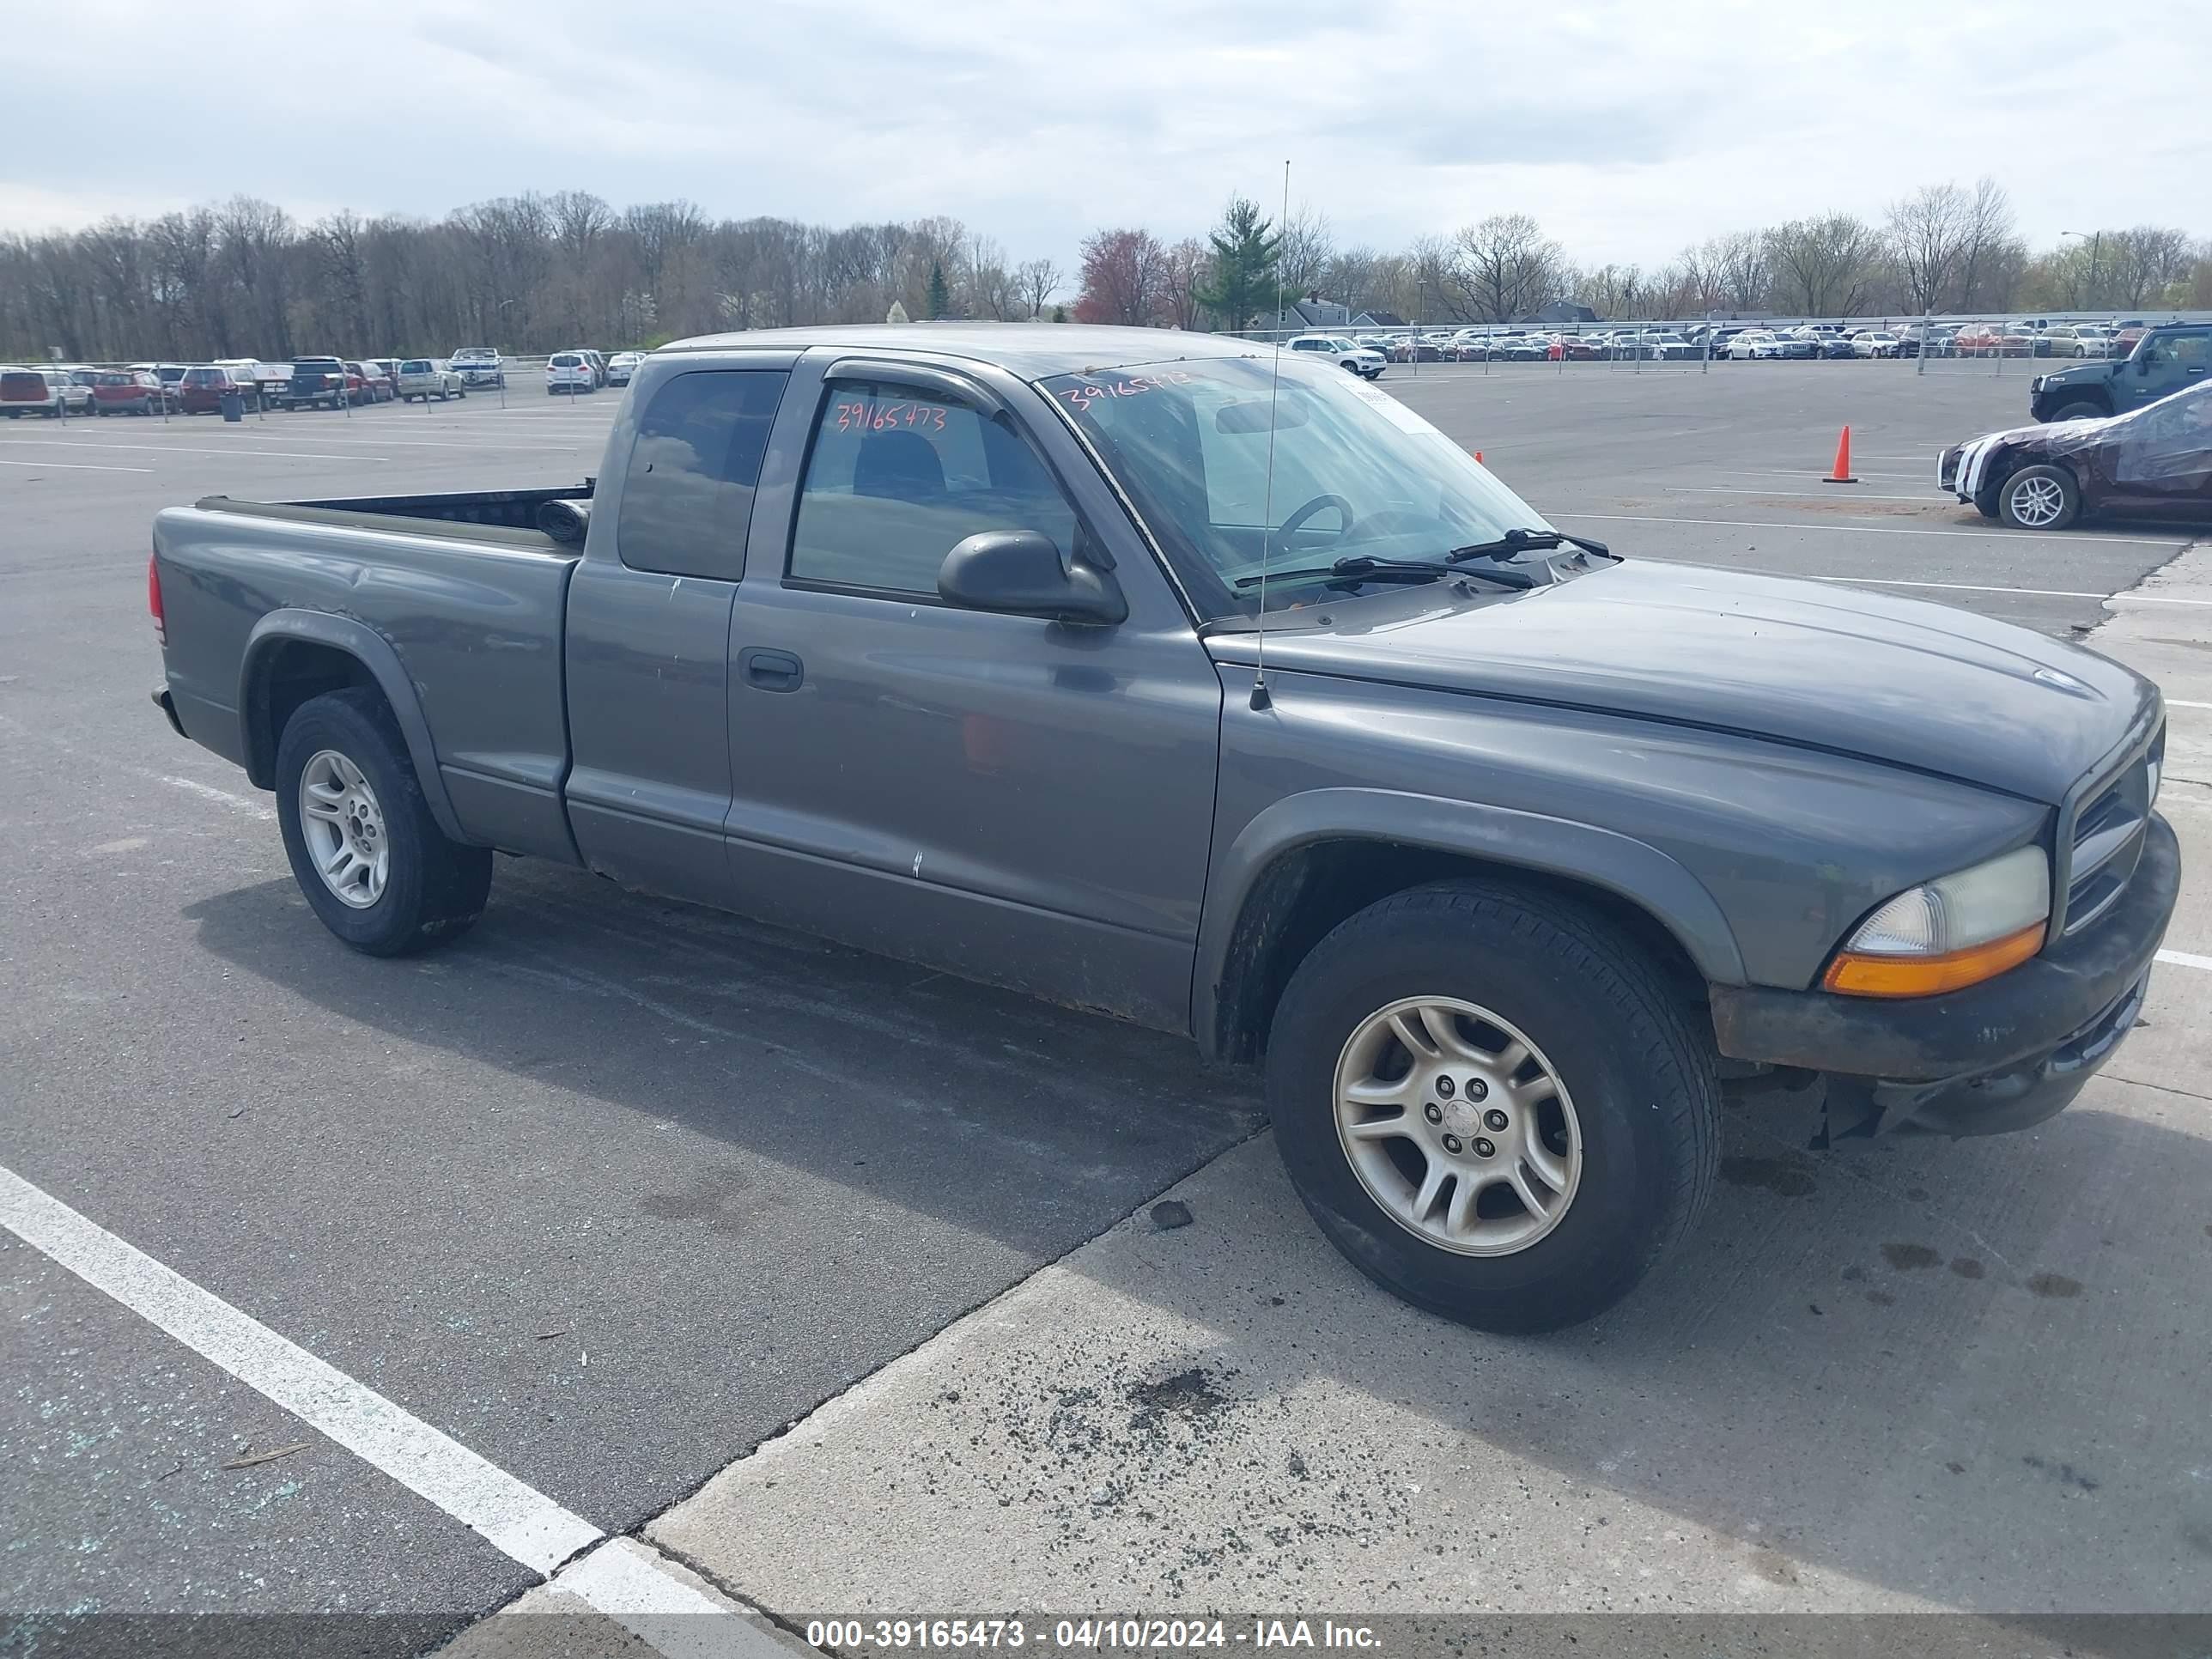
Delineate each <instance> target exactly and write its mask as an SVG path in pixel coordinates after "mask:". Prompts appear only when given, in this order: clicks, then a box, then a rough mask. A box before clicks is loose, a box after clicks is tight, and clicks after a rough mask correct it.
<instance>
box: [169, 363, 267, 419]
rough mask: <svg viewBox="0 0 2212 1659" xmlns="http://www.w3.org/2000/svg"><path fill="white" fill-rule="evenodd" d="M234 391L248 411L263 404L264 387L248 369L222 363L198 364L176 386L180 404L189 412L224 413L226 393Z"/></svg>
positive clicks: (190, 413)
mask: <svg viewBox="0 0 2212 1659" xmlns="http://www.w3.org/2000/svg"><path fill="white" fill-rule="evenodd" d="M225 392H236V393H237V394H238V396H239V398H240V402H241V403H242V404H245V406H246V410H247V412H248V413H251V412H252V411H253V410H257V409H258V408H259V407H260V406H261V392H260V388H259V387H258V386H257V385H256V384H255V382H254V380H253V377H252V375H251V374H248V373H247V372H246V371H245V370H244V369H239V368H230V367H228V365H226V364H222V363H198V364H195V365H194V366H193V367H192V368H188V369H186V370H185V372H184V375H183V377H182V378H181V379H180V380H178V382H177V386H176V398H177V407H178V408H179V409H180V410H183V411H184V412H185V414H187V415H220V414H221V413H222V398H223V394H224V393H225Z"/></svg>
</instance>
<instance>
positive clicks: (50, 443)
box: [0, 438, 391, 472]
mask: <svg viewBox="0 0 2212 1659" xmlns="http://www.w3.org/2000/svg"><path fill="white" fill-rule="evenodd" d="M241 441H242V440H241ZM0 449H148V450H152V451H154V452H155V453H157V454H162V455H260V456H265V457H267V458H268V459H271V460H274V459H278V458H280V457H281V458H283V459H287V460H295V461H382V460H388V459H391V458H390V457H389V456H386V455H330V454H321V455H319V454H314V453H310V452H308V451H306V450H296V449H235V448H234V449H199V448H195V447H193V446H191V445H190V444H107V443H82V444H75V443H65V442H63V441H61V440H59V439H57V438H0ZM8 465H10V466H32V465H37V464H36V463H35V462H32V461H10V462H9V463H8ZM54 465H57V466H59V465H64V463H62V462H59V461H57V462H55V463H54ZM100 470H104V471H110V472H151V471H153V470H154V469H153V468H152V467H150V466H116V467H108V468H105V469H100Z"/></svg>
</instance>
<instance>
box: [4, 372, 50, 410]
mask: <svg viewBox="0 0 2212 1659" xmlns="http://www.w3.org/2000/svg"><path fill="white" fill-rule="evenodd" d="M52 398H53V392H52V390H51V389H50V388H49V387H48V386H47V385H46V376H45V375H43V374H25V373H23V372H22V371H21V369H18V370H17V371H16V372H15V373H14V374H0V404H43V403H48V402H51V401H52Z"/></svg>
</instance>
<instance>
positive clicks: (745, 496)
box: [553, 353, 790, 581]
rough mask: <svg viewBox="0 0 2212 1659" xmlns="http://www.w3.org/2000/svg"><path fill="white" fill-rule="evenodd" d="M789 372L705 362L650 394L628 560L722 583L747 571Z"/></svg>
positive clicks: (626, 497)
mask: <svg viewBox="0 0 2212 1659" xmlns="http://www.w3.org/2000/svg"><path fill="white" fill-rule="evenodd" d="M564 355H565V356H568V362H569V366H570V367H573V368H581V367H582V360H581V359H580V358H578V357H576V356H574V354H573V353H568V354H564ZM553 361H554V362H555V363H556V365H557V364H559V363H560V361H561V360H560V358H558V357H556V358H555V359H554V360H553ZM789 379H790V376H789V375H788V374H787V373H786V372H785V371H783V370H781V369H774V370H766V369H710V370H701V371H698V372H696V373H693V374H679V375H678V376H677V377H676V378H675V379H674V380H668V381H665V382H664V383H663V384H662V385H661V386H660V389H659V391H657V392H654V393H653V401H652V402H651V403H650V404H647V405H646V410H645V413H644V415H643V416H641V417H640V418H639V420H638V423H637V441H636V442H635V445H633V446H632V447H631V449H630V453H629V467H628V469H627V470H626V471H624V472H623V493H622V512H621V515H620V517H619V519H618V520H617V523H616V526H615V541H616V544H617V547H618V548H619V549H620V550H621V553H622V562H623V563H624V564H626V565H628V566H629V568H631V569H633V570H658V571H665V572H667V573H668V574H671V575H678V576H708V577H712V578H714V579H715V580H720V581H735V580H737V579H738V577H739V576H740V575H741V574H744V562H745V532H746V529H747V527H748V526H750V524H751V523H752V516H753V490H754V488H755V487H756V486H757V484H758V483H760V467H761V457H762V455H763V453H766V451H767V449H768V435H769V427H770V426H771V425H772V424H773V423H774V422H775V409H776V404H778V403H779V402H781V399H782V398H783V388H784V386H785V383H786V382H787V380H789Z"/></svg>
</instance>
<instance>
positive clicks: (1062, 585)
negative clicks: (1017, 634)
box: [937, 530, 1129, 623]
mask: <svg viewBox="0 0 2212 1659" xmlns="http://www.w3.org/2000/svg"><path fill="white" fill-rule="evenodd" d="M937 592H938V597H939V598H940V599H944V600H945V602H946V603H947V604H950V605H959V606H961V607H962V608H963V609H964V610H969V611H1000V612H1003V613H1005V614H1006V615H1009V616H1016V617H1044V618H1045V619H1047V620H1048V621H1051V622H1065V623H1119V622H1125V621H1127V619H1128V615H1129V605H1128V601H1127V599H1123V598H1122V597H1121V587H1120V586H1119V585H1118V584H1117V583H1116V582H1115V580H1114V578H1113V575H1112V574H1111V573H1110V572H1108V571H1103V570H1094V569H1092V568H1091V567H1090V566H1089V565H1085V564H1073V563H1070V562H1068V561H1067V560H1066V559H1064V558H1062V557H1061V556H1060V549H1059V548H1058V547H1057V546H1056V545H1054V542H1053V539H1052V538H1051V537H1049V536H1048V535H1046V534H1045V533H1044V532H1042V531H1040V530H987V531H984V532H981V534H978V535H974V536H969V537H968V538H965V539H963V540H962V541H960V542H958V543H956V544H954V546H953V549H952V550H951V552H950V553H948V554H946V555H945V562H944V564H943V565H942V566H940V567H939V569H938V572H937Z"/></svg>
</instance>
